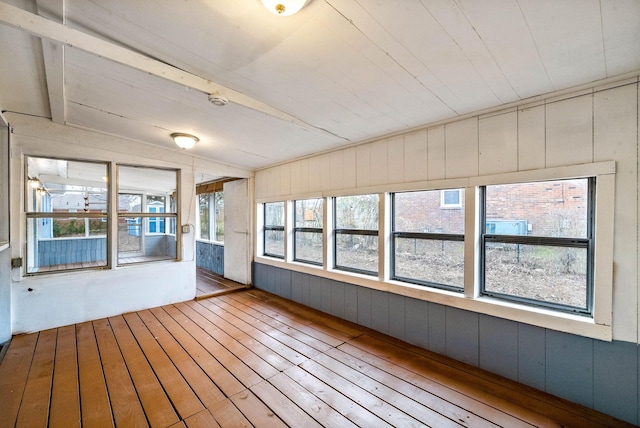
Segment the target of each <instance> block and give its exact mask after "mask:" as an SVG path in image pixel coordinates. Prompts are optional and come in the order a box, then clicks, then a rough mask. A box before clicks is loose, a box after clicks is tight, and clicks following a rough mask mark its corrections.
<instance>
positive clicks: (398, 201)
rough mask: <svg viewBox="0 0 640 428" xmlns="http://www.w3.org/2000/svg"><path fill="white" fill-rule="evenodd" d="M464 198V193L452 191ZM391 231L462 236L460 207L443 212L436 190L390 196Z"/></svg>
mask: <svg viewBox="0 0 640 428" xmlns="http://www.w3.org/2000/svg"><path fill="white" fill-rule="evenodd" d="M454 193H455V194H458V193H460V194H461V195H462V197H463V198H464V189H460V190H459V191H458V190H455V191H454ZM393 201H394V212H393V214H394V231H395V232H428V233H453V234H461V235H462V234H464V207H463V206H462V207H461V208H460V209H450V208H448V209H444V208H442V207H441V205H440V190H426V191H420V192H403V193H396V194H394V198H393Z"/></svg>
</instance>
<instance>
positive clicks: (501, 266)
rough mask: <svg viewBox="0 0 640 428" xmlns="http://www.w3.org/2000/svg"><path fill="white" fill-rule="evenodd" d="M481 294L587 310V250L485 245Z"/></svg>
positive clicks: (537, 246)
mask: <svg viewBox="0 0 640 428" xmlns="http://www.w3.org/2000/svg"><path fill="white" fill-rule="evenodd" d="M485 291H487V292H495V293H502V294H506V295H509V296H515V297H521V298H527V299H532V300H537V301H543V302H548V303H557V304H561V305H568V306H575V307H578V308H585V309H586V307H587V250H586V249H584V248H567V247H551V246H539V245H523V244H496V243H489V244H487V245H486V247H485Z"/></svg>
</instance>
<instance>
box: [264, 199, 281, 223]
mask: <svg viewBox="0 0 640 428" xmlns="http://www.w3.org/2000/svg"><path fill="white" fill-rule="evenodd" d="M264 224H265V226H284V202H270V203H267V204H264Z"/></svg>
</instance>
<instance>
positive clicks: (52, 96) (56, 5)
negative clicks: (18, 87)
mask: <svg viewBox="0 0 640 428" xmlns="http://www.w3.org/2000/svg"><path fill="white" fill-rule="evenodd" d="M64 1H65V0H37V6H38V14H39V15H40V16H42V17H44V18H47V19H49V20H51V21H53V22H57V23H59V24H62V25H64V19H65V16H64V15H65V14H64ZM41 40H42V53H43V56H44V70H45V76H46V79H47V91H48V92H49V108H50V110H51V120H53V121H54V122H56V123H60V124H65V123H66V105H65V88H64V49H65V47H64V45H63V44H62V43H60V42H56V41H53V40H50V39H44V38H43V39H41Z"/></svg>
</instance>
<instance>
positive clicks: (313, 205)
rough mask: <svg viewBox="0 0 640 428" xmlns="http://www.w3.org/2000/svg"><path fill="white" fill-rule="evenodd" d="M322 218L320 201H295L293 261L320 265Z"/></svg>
mask: <svg viewBox="0 0 640 428" xmlns="http://www.w3.org/2000/svg"><path fill="white" fill-rule="evenodd" d="M322 218H323V200H322V199H305V200H300V201H295V227H294V228H293V234H294V239H293V242H294V251H293V259H294V260H296V261H300V262H305V263H311V264H316V265H322V261H323V256H322V254H323V246H322V225H323V221H322Z"/></svg>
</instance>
